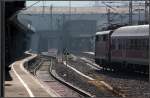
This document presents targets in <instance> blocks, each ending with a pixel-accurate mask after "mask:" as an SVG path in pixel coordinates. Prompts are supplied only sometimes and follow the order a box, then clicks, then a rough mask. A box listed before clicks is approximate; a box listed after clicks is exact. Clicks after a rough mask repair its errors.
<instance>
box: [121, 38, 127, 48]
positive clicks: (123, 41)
mask: <svg viewBox="0 0 150 98" xmlns="http://www.w3.org/2000/svg"><path fill="white" fill-rule="evenodd" d="M122 49H126V40H125V39H123V40H122Z"/></svg>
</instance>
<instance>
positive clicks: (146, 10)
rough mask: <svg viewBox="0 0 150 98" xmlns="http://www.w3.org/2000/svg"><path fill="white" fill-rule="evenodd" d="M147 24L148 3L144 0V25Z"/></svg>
mask: <svg viewBox="0 0 150 98" xmlns="http://www.w3.org/2000/svg"><path fill="white" fill-rule="evenodd" d="M147 22H148V1H147V0H145V24H146V23H147Z"/></svg>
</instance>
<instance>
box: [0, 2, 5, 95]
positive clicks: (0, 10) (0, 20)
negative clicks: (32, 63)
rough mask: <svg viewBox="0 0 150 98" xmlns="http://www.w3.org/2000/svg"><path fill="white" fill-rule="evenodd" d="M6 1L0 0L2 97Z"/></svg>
mask: <svg viewBox="0 0 150 98" xmlns="http://www.w3.org/2000/svg"><path fill="white" fill-rule="evenodd" d="M4 12H5V1H4V0H1V1H0V44H1V48H0V49H1V50H0V54H1V58H0V71H1V76H0V83H1V88H0V97H4V80H5V76H4V75H5V74H4V73H5V34H4V32H5V23H4V22H5V13H4Z"/></svg>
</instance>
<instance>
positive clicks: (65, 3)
mask: <svg viewBox="0 0 150 98" xmlns="http://www.w3.org/2000/svg"><path fill="white" fill-rule="evenodd" d="M35 2H37V1H27V2H26V5H27V6H30V5H32V4H34V3H35ZM113 2H117V3H110V5H125V6H126V5H127V4H128V2H127V1H124V2H123V1H113ZM121 2H122V3H121ZM96 4H98V5H99V6H104V4H102V3H101V1H98V2H95V1H71V6H72V7H76V6H77V7H82V6H94V5H96ZM43 5H44V6H50V5H53V6H69V1H44V2H43V1H41V2H39V3H37V4H36V5H34V6H43Z"/></svg>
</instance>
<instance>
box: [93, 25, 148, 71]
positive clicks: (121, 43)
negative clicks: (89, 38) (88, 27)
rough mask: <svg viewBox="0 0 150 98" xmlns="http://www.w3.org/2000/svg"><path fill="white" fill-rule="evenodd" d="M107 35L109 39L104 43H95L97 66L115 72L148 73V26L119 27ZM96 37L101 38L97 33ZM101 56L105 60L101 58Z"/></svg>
mask: <svg viewBox="0 0 150 98" xmlns="http://www.w3.org/2000/svg"><path fill="white" fill-rule="evenodd" d="M107 35H110V37H108V40H107V41H105V43H104V42H103V43H100V42H99V41H98V40H96V41H95V42H96V44H95V61H96V63H97V64H100V65H102V66H103V67H105V66H107V67H109V68H113V69H115V70H120V69H126V70H137V71H142V72H148V69H149V66H148V65H149V62H148V58H149V55H148V53H149V25H137V26H125V27H120V28H118V29H116V30H114V31H113V32H112V33H108V34H107ZM97 36H99V37H103V36H102V34H100V33H99V34H98V33H97V34H96V37H97ZM98 43H99V44H98ZM106 46H107V47H106ZM104 47H105V48H104ZM103 55H105V58H102V56H103ZM101 62H102V63H101ZM103 62H105V63H103Z"/></svg>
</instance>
